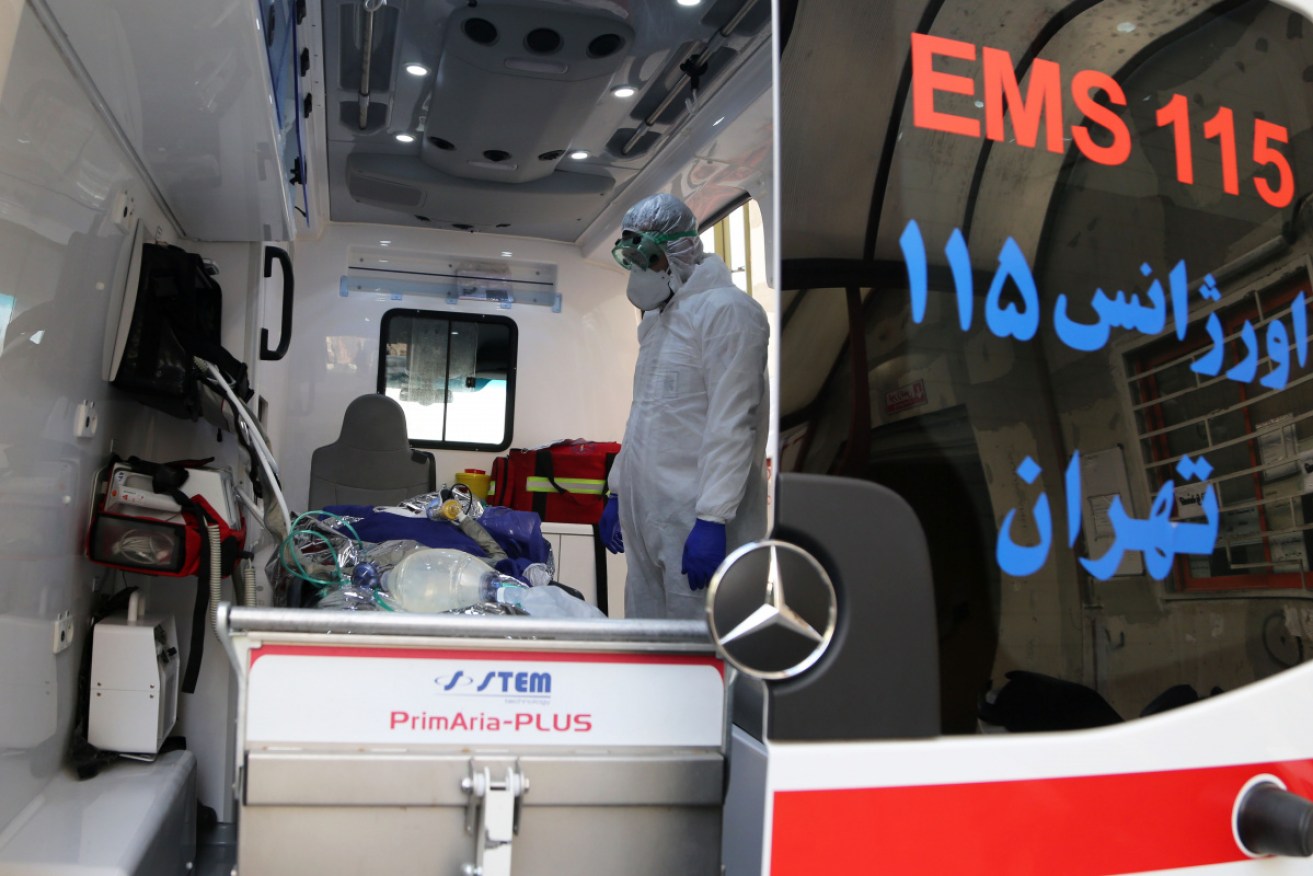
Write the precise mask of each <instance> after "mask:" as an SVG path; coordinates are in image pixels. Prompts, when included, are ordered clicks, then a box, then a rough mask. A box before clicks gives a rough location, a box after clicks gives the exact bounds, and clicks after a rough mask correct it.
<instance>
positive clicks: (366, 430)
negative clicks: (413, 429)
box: [337, 393, 410, 450]
mask: <svg viewBox="0 0 1313 876" xmlns="http://www.w3.org/2000/svg"><path fill="white" fill-rule="evenodd" d="M337 443H338V444H340V445H344V446H347V447H354V448H356V449H357V450H408V449H410V437H409V433H408V432H407V431H406V412H405V411H403V410H402V409H401V404H400V403H399V402H397V401H396V400H395V399H391V398H388V397H387V396H385V395H380V394H378V393H370V394H369V395H362V396H360V398H358V399H355V400H354V401H352V402H351V404H349V405H347V407H346V413H344V414H343V415H342V433H341V434H340V435H338V437H337Z"/></svg>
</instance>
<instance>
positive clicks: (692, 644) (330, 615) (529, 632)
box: [220, 604, 715, 653]
mask: <svg viewBox="0 0 1313 876" xmlns="http://www.w3.org/2000/svg"><path fill="white" fill-rule="evenodd" d="M220 618H221V623H224V625H225V626H226V628H227V631H228V632H230V633H233V634H237V633H245V634H250V635H259V634H262V633H310V634H333V635H336V634H347V635H368V636H414V637H424V638H430V637H432V638H444V639H446V638H455V639H510V640H537V641H541V640H565V641H570V642H607V643H625V644H627V645H636V646H641V645H648V646H658V647H660V648H662V649H670V650H680V651H684V650H689V651H695V652H705V653H713V652H714V651H715V648H714V646H713V645H712V643H711V639H710V636H709V633H708V629H707V624H706V622H705V621H691V620H689V621H676V620H636V619H623V620H621V619H616V620H609V619H608V620H541V619H535V618H531V617H523V616H512V615H497V616H484V617H480V616H476V615H442V614H403V613H400V612H382V611H321V610H317V609H298V608H246V607H240V606H227V605H226V604H225V605H221V606H220Z"/></svg>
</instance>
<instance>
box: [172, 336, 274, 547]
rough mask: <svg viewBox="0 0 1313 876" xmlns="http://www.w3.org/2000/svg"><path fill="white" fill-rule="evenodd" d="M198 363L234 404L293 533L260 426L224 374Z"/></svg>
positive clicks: (206, 364) (266, 479)
mask: <svg viewBox="0 0 1313 876" xmlns="http://www.w3.org/2000/svg"><path fill="white" fill-rule="evenodd" d="M196 363H197V364H198V365H200V366H202V367H204V368H205V369H206V370H207V371H208V372H209V373H210V376H211V377H213V378H214V380H215V382H216V383H218V384H219V387H220V389H222V390H223V394H224V395H226V396H227V397H228V400H229V401H230V402H232V406H233V411H234V413H236V415H237V417H238V418H239V419H240V420H241V422H242V423H243V424H244V425H245V426H246V431H247V435H246V437H247V441H248V442H249V443H250V445H251V447H252V448H253V449H254V450H255V455H256V458H257V459H258V460H259V462H260V467H261V468H262V469H263V470H264V474H265V481H267V482H268V484H269V489H270V490H272V491H273V494H274V501H275V502H276V503H277V505H278V511H279V513H280V514H281V515H282V521H283V533H284V534H286V533H289V532H291V531H292V515H291V512H289V511H288V510H287V500H286V499H284V498H283V491H282V489H281V488H280V487H279V485H278V466H277V464H276V463H275V462H274V459H273V453H272V452H271V451H270V450H269V445H267V444H265V443H264V436H263V435H261V433H260V427H259V425H258V424H257V423H256V422H255V418H254V417H252V416H251V412H250V411H249V410H248V409H247V407H246V405H245V404H243V403H242V401H241V400H240V399H238V398H237V394H236V393H235V392H233V390H232V386H230V385H229V384H228V381H227V380H225V379H224V376H223V373H222V372H220V371H219V369H218V368H216V367H215V366H214V364H213V363H212V362H207V361H205V360H204V359H199V358H198V359H197V360H196Z"/></svg>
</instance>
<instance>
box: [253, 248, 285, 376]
mask: <svg viewBox="0 0 1313 876" xmlns="http://www.w3.org/2000/svg"><path fill="white" fill-rule="evenodd" d="M274 259H277V260H278V264H279V265H280V266H281V267H282V269H283V321H282V333H281V335H280V336H279V338H278V347H277V348H276V349H270V347H269V330H268V329H264V328H262V329H260V358H261V359H263V360H266V361H277V360H279V359H281V358H283V357H284V356H286V355H287V348H288V347H289V346H291V344H292V284H293V278H292V259H291V257H290V256H288V254H287V251H286V250H284V249H279V248H278V247H276V246H266V247H265V248H264V275H265V277H266V278H269V277H272V276H273V266H274Z"/></svg>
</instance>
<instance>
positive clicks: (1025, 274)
mask: <svg viewBox="0 0 1313 876" xmlns="http://www.w3.org/2000/svg"><path fill="white" fill-rule="evenodd" d="M898 245H899V247H900V248H901V249H902V252H903V261H904V263H905V264H906V266H907V280H908V289H909V291H910V293H911V304H912V321H913V322H915V323H917V324H920V323H921V322H923V321H924V320H925V313H926V303H927V301H928V299H929V265H928V259H927V255H926V244H925V239H924V237H922V235H921V228H920V226H919V225H918V224H917V222H916V220H912V221H910V222H908V223H907V227H906V228H904V229H903V233H902V235H901V236H899V238H898ZM944 255H945V256H946V257H947V259H948V267H949V270H950V272H951V273H952V277H953V287H954V293H955V296H956V298H957V318H958V325H959V326H960V327H961V328H962V331H968V330H969V329H970V328H971V324H972V320H973V317H974V312H973V309H974V307H975V289H974V280H973V278H972V273H971V255H970V253H969V252H968V250H967V244H966V240H965V238H963V236H962V232H961V230H959V229H956V228H955V229H953V232H952V234H951V235H950V236H949V238H948V243H947V245H946V246H945V247H944ZM1140 273H1141V275H1143V276H1144V277H1145V279H1146V280H1151V282H1150V283H1149V288H1148V291H1147V292H1145V293H1144V294H1143V295H1141V294H1140V293H1139V292H1130V293H1127V292H1124V291H1122V290H1120V289H1119V290H1117V291H1116V292H1114V293H1112V294H1111V295H1110V294H1108V293H1107V292H1105V291H1104V290H1102V289H1096V290H1095V292H1094V295H1093V297H1092V298H1091V299H1090V307H1091V308H1092V309H1093V310H1094V312H1095V314H1096V315H1097V316H1098V319H1097V320H1095V321H1094V322H1080V321H1077V320H1075V319H1073V318H1072V317H1071V316H1070V314H1069V312H1068V298H1067V296H1066V295H1065V294H1059V295H1058V296H1057V298H1056V299H1055V300H1054V306H1053V329H1054V332H1055V333H1056V334H1057V336H1058V339H1059V340H1060V341H1061V342H1062V343H1063V344H1065V345H1066V346H1068V347H1070V348H1071V349H1073V350H1078V351H1080V352H1086V353H1088V352H1093V351H1095V350H1099V349H1102V348H1103V347H1104V346H1106V345H1107V343H1108V339H1109V337H1110V335H1111V333H1112V330H1113V329H1126V330H1129V331H1135V332H1139V333H1140V334H1143V335H1146V336H1152V335H1157V334H1160V333H1161V332H1163V331H1164V330H1166V328H1167V323H1168V317H1169V315H1170V317H1171V322H1172V325H1173V327H1174V328H1175V330H1176V337H1177V340H1182V341H1183V340H1185V335H1186V328H1187V326H1188V324H1189V316H1190V286H1189V274H1188V272H1187V271H1186V266H1185V262H1184V261H1178V262H1177V263H1176V264H1175V265H1174V266H1173V267H1172V269H1171V271H1170V272H1168V276H1167V288H1166V289H1164V288H1163V284H1162V282H1161V281H1160V280H1159V279H1157V278H1156V277H1153V268H1152V267H1150V266H1149V264H1148V263H1147V262H1146V263H1144V264H1142V265H1140ZM1009 287H1010V288H1012V289H1014V290H1016V293H1017V294H1018V295H1019V296H1020V304H1019V305H1018V303H1017V302H1015V301H1006V302H1005V301H1004V298H1003V295H1004V292H1005V291H1006V290H1007V289H1008V288H1009ZM1198 295H1199V297H1200V298H1202V299H1203V300H1204V301H1206V302H1215V301H1219V300H1220V299H1221V297H1222V296H1221V292H1219V291H1218V288H1217V281H1216V280H1215V279H1214V278H1213V276H1212V275H1211V274H1208V275H1206V276H1205V277H1204V279H1203V282H1202V283H1201V284H1200V286H1199V289H1198ZM1290 319H1291V323H1292V325H1293V327H1294V331H1293V335H1294V349H1295V360H1296V361H1297V362H1298V363H1299V366H1300V367H1303V366H1304V364H1305V363H1306V361H1307V358H1308V341H1309V337H1308V312H1307V310H1306V298H1305V294H1304V292H1302V291H1301V292H1300V293H1299V294H1298V295H1296V296H1295V300H1294V302H1293V303H1292V304H1291V307H1290ZM985 325H986V326H987V327H988V328H989V331H990V332H991V333H992V334H994V335H995V336H997V337H999V338H1016V339H1017V340H1019V341H1028V340H1030V339H1031V338H1033V337H1034V336H1035V334H1036V333H1037V332H1038V330H1039V325H1040V296H1039V290H1038V288H1037V287H1036V285H1035V276H1034V274H1033V272H1032V271H1031V269H1030V264H1029V263H1028V262H1027V261H1026V256H1025V253H1023V252H1022V251H1021V247H1020V246H1018V245H1017V242H1016V241H1015V240H1014V239H1012V238H1011V237H1009V238H1008V239H1007V240H1006V241H1004V243H1003V247H1002V249H1001V250H1000V251H999V255H998V268H997V269H995V271H994V277H993V280H992V282H991V283H990V285H989V292H988V294H987V295H986V296H985ZM1204 330H1205V331H1206V332H1207V334H1208V338H1209V340H1210V341H1211V346H1210V347H1209V348H1208V350H1207V352H1205V353H1203V354H1202V355H1200V356H1198V357H1197V358H1195V359H1194V360H1193V361H1192V362H1191V363H1190V369H1191V370H1192V371H1194V372H1195V373H1197V374H1203V375H1206V376H1209V377H1216V376H1218V375H1219V374H1221V373H1222V366H1223V364H1224V358H1225V355H1226V342H1227V340H1228V339H1227V337H1226V333H1225V331H1224V329H1223V326H1222V322H1221V320H1220V319H1219V318H1218V315H1217V314H1216V313H1210V314H1209V315H1208V318H1207V320H1206V321H1205V324H1204ZM1291 334H1292V333H1291V332H1289V331H1287V329H1286V326H1285V324H1284V323H1283V322H1281V321H1280V320H1279V319H1277V318H1275V317H1273V318H1271V319H1269V321H1268V323H1267V328H1266V338H1265V341H1266V344H1265V347H1266V351H1267V359H1268V362H1269V363H1270V368H1269V370H1268V371H1267V372H1266V373H1264V374H1263V375H1262V376H1259V375H1258V366H1259V354H1260V349H1259V342H1258V332H1257V330H1256V329H1255V328H1254V325H1253V324H1252V323H1251V322H1249V321H1248V320H1246V321H1245V323H1244V325H1243V326H1242V327H1241V329H1240V333H1239V336H1238V338H1237V339H1238V341H1239V343H1240V345H1241V346H1242V347H1243V348H1244V351H1245V353H1244V355H1243V356H1242V357H1241V358H1240V361H1238V362H1236V363H1235V364H1233V365H1232V366H1231V367H1230V368H1229V369H1227V370H1226V374H1225V376H1226V379H1227V380H1232V381H1235V382H1237V383H1250V382H1251V381H1253V380H1254V378H1255V377H1256V376H1257V377H1258V382H1259V383H1260V384H1262V385H1263V386H1265V387H1267V388H1269V389H1274V390H1281V389H1285V387H1286V384H1287V383H1288V381H1289V379H1290V362H1291V356H1290V351H1291V344H1290V340H1291Z"/></svg>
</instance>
